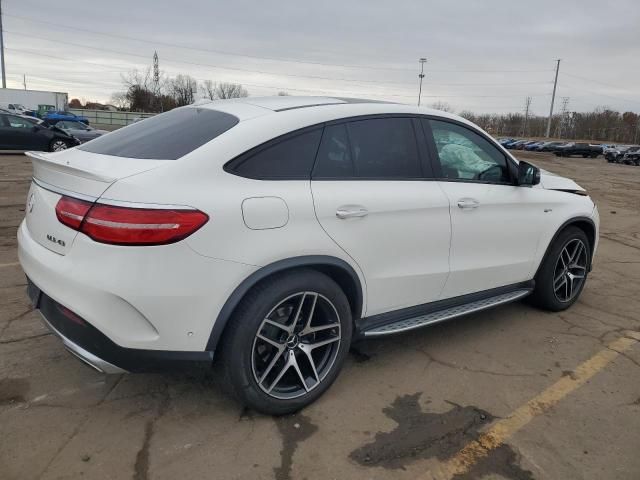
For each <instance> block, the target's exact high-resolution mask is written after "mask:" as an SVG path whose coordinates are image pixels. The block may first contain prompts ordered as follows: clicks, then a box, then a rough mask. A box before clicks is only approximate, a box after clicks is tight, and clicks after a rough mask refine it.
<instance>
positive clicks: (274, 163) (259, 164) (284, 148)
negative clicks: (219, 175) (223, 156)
mask: <svg viewBox="0 0 640 480" xmlns="http://www.w3.org/2000/svg"><path fill="white" fill-rule="evenodd" d="M321 136H322V128H316V129H315V130H312V131H308V132H305V133H300V134H298V135H295V136H292V137H288V138H285V139H278V140H276V141H275V142H274V143H272V144H268V145H266V146H265V147H259V148H258V149H257V150H256V151H250V152H249V153H247V154H245V155H242V156H240V157H238V158H236V159H235V160H232V161H231V162H230V163H228V164H227V166H226V167H225V169H226V170H228V171H230V172H232V173H235V174H236V175H240V176H241V177H247V178H256V179H275V180H277V179H281V180H286V179H290V180H296V179H307V180H308V179H309V178H310V177H311V169H312V168H313V161H314V159H315V157H316V152H317V151H318V144H319V143H320V137H321Z"/></svg>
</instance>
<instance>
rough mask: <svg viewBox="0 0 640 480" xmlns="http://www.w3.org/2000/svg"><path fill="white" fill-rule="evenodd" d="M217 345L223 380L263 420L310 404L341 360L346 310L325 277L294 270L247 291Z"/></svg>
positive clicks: (346, 339) (348, 326)
mask: <svg viewBox="0 0 640 480" xmlns="http://www.w3.org/2000/svg"><path fill="white" fill-rule="evenodd" d="M230 322H231V324H230V325H229V327H228V328H229V330H228V332H225V335H224V337H223V339H222V341H223V342H224V343H223V345H222V350H223V351H222V357H223V358H222V360H223V371H224V375H225V380H226V382H227V383H228V386H229V387H230V390H231V392H232V394H233V395H234V396H235V397H236V398H237V399H238V400H239V401H240V402H241V403H243V404H244V405H246V406H248V407H250V408H252V409H254V410H257V411H259V412H262V413H266V414H269V415H285V414H288V413H293V412H296V411H298V410H300V409H301V408H303V407H305V406H307V405H309V404H310V403H312V402H314V401H315V400H317V399H318V398H319V397H320V396H321V395H322V394H323V393H324V392H325V391H326V390H327V389H328V388H329V387H330V386H331V384H332V383H333V381H334V380H335V379H336V377H337V376H338V373H339V372H340V369H341V368H342V365H343V363H344V361H345V358H346V356H347V353H348V351H349V346H350V344H351V335H352V319H351V309H350V306H349V302H348V300H347V297H346V296H345V294H344V292H343V291H342V289H341V288H340V287H339V286H338V284H336V283H335V282H334V281H333V280H332V279H331V278H329V277H328V276H326V275H324V274H322V273H319V272H316V271H313V270H300V271H296V272H292V273H287V274H282V275H277V276H275V277H272V278H270V279H268V280H266V281H264V282H263V283H261V284H259V285H258V286H256V287H254V289H253V290H251V291H250V292H249V293H248V294H247V296H246V297H245V298H244V299H243V300H242V302H241V303H240V305H239V306H238V308H237V310H236V312H235V313H234V315H233V318H231V320H230Z"/></svg>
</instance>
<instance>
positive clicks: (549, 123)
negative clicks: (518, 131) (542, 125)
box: [547, 59, 560, 138]
mask: <svg viewBox="0 0 640 480" xmlns="http://www.w3.org/2000/svg"><path fill="white" fill-rule="evenodd" d="M556 62H558V63H557V64H556V79H555V80H554V81H553V94H552V95H551V109H550V110H549V121H548V122H547V138H549V137H550V136H551V117H553V102H554V101H555V100H556V87H557V86H558V72H559V71H560V59H557V60H556Z"/></svg>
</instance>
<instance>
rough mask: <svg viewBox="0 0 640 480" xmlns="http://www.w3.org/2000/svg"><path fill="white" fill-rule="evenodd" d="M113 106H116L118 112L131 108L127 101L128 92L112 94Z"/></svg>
mask: <svg viewBox="0 0 640 480" xmlns="http://www.w3.org/2000/svg"><path fill="white" fill-rule="evenodd" d="M110 102H111V105H114V106H115V107H116V108H117V109H118V110H125V109H127V108H130V106H129V100H128V99H127V92H113V93H112V94H111V100H110Z"/></svg>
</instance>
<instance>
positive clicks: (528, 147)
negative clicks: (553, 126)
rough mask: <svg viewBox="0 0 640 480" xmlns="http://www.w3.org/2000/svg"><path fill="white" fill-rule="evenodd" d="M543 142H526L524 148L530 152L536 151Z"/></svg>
mask: <svg viewBox="0 0 640 480" xmlns="http://www.w3.org/2000/svg"><path fill="white" fill-rule="evenodd" d="M542 143H543V142H540V141H535V142H531V143H528V144H525V146H524V148H523V150H527V151H529V152H535V151H536V149H537V148H538V146H540V145H541V144H542Z"/></svg>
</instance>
